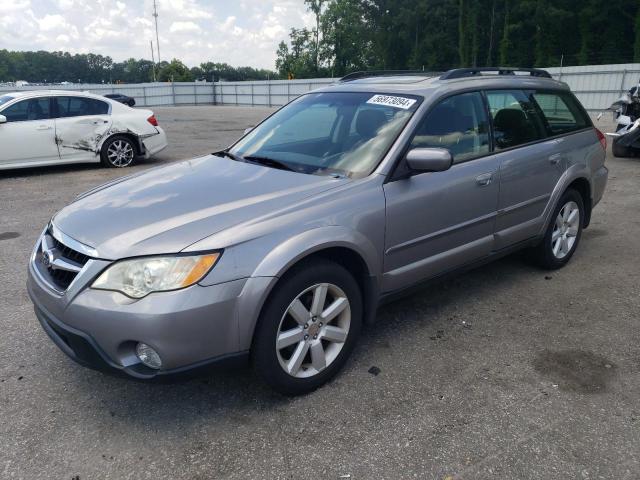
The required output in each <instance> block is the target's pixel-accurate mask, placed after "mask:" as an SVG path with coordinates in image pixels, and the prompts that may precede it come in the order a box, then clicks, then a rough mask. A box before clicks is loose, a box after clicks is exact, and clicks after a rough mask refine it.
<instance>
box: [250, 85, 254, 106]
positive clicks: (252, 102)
mask: <svg viewBox="0 0 640 480" xmlns="http://www.w3.org/2000/svg"><path fill="white" fill-rule="evenodd" d="M253 104H254V101H253V82H251V106H252V107H253Z"/></svg>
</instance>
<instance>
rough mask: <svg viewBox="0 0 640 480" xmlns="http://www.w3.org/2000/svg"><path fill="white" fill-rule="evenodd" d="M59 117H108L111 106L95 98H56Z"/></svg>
mask: <svg viewBox="0 0 640 480" xmlns="http://www.w3.org/2000/svg"><path fill="white" fill-rule="evenodd" d="M55 102H56V107H57V109H58V117H61V118H64V117H82V116H87V115H106V114H107V113H109V105H108V104H107V103H106V102H102V101H100V100H96V99H94V98H84V97H55Z"/></svg>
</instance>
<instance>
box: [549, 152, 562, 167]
mask: <svg viewBox="0 0 640 480" xmlns="http://www.w3.org/2000/svg"><path fill="white" fill-rule="evenodd" d="M561 159H562V154H561V153H554V154H553V155H551V156H550V157H549V162H550V163H551V165H557V164H558V162H560V160H561Z"/></svg>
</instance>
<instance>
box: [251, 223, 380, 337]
mask: <svg viewBox="0 0 640 480" xmlns="http://www.w3.org/2000/svg"><path fill="white" fill-rule="evenodd" d="M327 229H328V230H329V232H327V231H324V232H323V233H321V232H319V231H316V230H327ZM327 229H314V230H310V231H307V232H304V233H303V234H301V235H299V236H297V237H294V238H293V239H290V240H288V241H286V242H284V243H282V244H281V245H279V246H278V247H276V248H275V249H273V250H272V251H271V253H270V254H269V255H267V256H266V257H265V259H264V260H263V261H262V262H261V263H260V265H259V266H258V267H257V268H256V270H255V272H254V274H253V275H252V277H251V278H249V280H248V281H247V284H246V286H245V290H246V292H245V293H246V298H248V299H252V300H251V301H250V302H247V303H245V304H244V306H243V308H241V311H240V312H239V316H240V322H241V326H240V343H241V344H244V345H245V346H246V347H247V348H248V347H249V346H250V344H251V341H252V339H253V335H254V333H255V327H256V325H257V322H258V319H259V318H260V315H261V314H262V311H263V309H264V307H265V304H266V302H267V301H268V299H269V297H270V295H271V294H272V292H273V291H274V289H275V288H277V286H278V283H279V282H280V281H281V279H282V278H283V277H284V276H286V274H287V272H289V271H290V270H291V269H292V268H293V267H294V266H297V265H301V264H303V263H305V262H309V261H312V260H313V259H326V260H330V261H334V262H336V263H339V264H340V265H343V266H345V267H346V268H347V270H348V271H349V272H350V273H352V274H353V276H354V278H355V280H356V282H357V283H358V286H359V287H360V289H361V294H362V300H363V320H364V322H365V323H367V324H370V323H372V322H373V321H374V319H375V313H376V310H377V306H378V300H379V277H380V275H379V272H380V265H379V260H377V255H376V254H375V251H376V250H375V248H374V247H373V245H372V244H371V242H370V241H369V240H368V239H366V237H364V236H362V234H358V233H357V232H353V231H349V230H348V229H343V228H342V227H328V228H327ZM325 236H326V237H327V238H329V237H331V238H332V239H331V240H327V238H325ZM360 236H362V239H360V241H355V239H356V238H358V237H360ZM314 239H315V240H314ZM320 239H324V241H321V240H320ZM241 296H242V295H241Z"/></svg>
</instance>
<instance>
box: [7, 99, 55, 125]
mask: <svg viewBox="0 0 640 480" xmlns="http://www.w3.org/2000/svg"><path fill="white" fill-rule="evenodd" d="M2 115H4V116H5V117H7V122H25V121H28V120H45V119H47V118H50V115H49V98H48V97H43V98H32V99H30V100H22V101H21V102H18V103H14V104H13V105H11V106H9V107H7V108H5V109H4V110H3V111H2Z"/></svg>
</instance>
